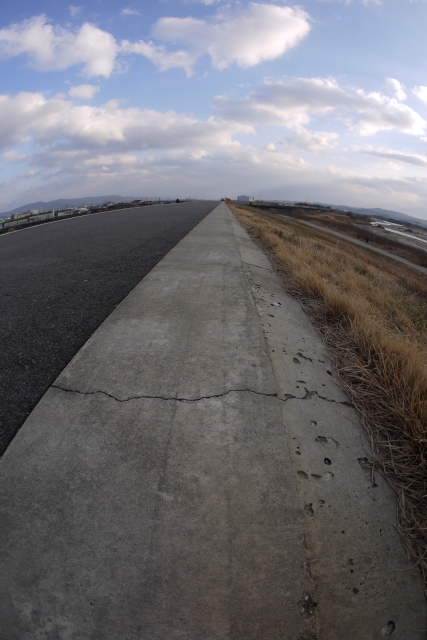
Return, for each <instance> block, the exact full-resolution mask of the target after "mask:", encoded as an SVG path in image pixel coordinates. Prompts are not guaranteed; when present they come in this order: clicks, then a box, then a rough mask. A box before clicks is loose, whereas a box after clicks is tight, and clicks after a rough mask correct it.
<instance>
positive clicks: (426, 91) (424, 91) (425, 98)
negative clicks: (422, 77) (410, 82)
mask: <svg viewBox="0 0 427 640" xmlns="http://www.w3.org/2000/svg"><path fill="white" fill-rule="evenodd" d="M412 93H413V94H415V95H416V96H417V98H419V99H420V100H421V101H422V102H425V104H427V87H424V86H422V85H421V86H419V87H414V88H413V89H412Z"/></svg>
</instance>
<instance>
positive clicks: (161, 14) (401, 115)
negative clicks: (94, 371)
mask: <svg viewBox="0 0 427 640" xmlns="http://www.w3.org/2000/svg"><path fill="white" fill-rule="evenodd" d="M426 25H427V0H412V1H411V0H307V1H306V2H302V3H300V4H294V3H293V2H284V1H277V2H271V1H266V0H265V1H263V0H260V1H259V2H247V1H246V0H241V1H234V0H231V1H230V2H222V0H150V1H144V2H142V1H141V0H124V1H123V2H122V1H119V0H86V1H85V3H84V4H78V3H77V0H76V4H69V3H68V2H61V1H60V0H20V1H19V2H16V0H2V11H1V15H0V80H1V82H0V145H1V148H0V166H1V174H0V211H7V210H9V209H12V208H14V207H17V206H21V205H23V204H25V203H27V202H34V201H38V200H45V201H48V200H53V199H56V198H71V197H85V196H96V195H104V194H113V193H114V194H120V195H123V196H134V197H152V196H158V197H174V198H175V197H179V198H185V197H188V196H189V197H191V198H215V199H217V198H220V197H225V196H228V197H231V198H236V197H237V196H238V195H243V194H244V195H250V196H255V197H256V198H259V197H260V198H261V199H270V198H271V199H287V200H306V199H307V200H308V201H318V202H326V203H333V204H340V205H349V206H360V207H383V208H385V209H393V210H397V211H402V212H404V213H408V214H410V215H415V216H417V217H420V218H424V219H427V180H426V172H427V64H426V63H427V38H426V36H425V27H426Z"/></svg>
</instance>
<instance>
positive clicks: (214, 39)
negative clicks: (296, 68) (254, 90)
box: [122, 2, 310, 75]
mask: <svg viewBox="0 0 427 640" xmlns="http://www.w3.org/2000/svg"><path fill="white" fill-rule="evenodd" d="M309 31H310V23H309V16H308V14H307V13H306V12H305V11H304V10H303V9H301V8H300V7H281V6H278V5H276V4H259V3H254V2H252V3H250V4H249V5H248V6H247V7H244V8H239V9H237V10H236V11H231V10H230V9H229V8H227V10H225V9H224V10H223V11H222V12H219V13H218V14H216V15H215V16H213V17H212V18H210V19H207V20H202V19H198V18H192V17H188V18H171V17H165V18H160V19H159V20H158V21H157V23H156V24H155V25H154V27H153V36H154V38H155V39H157V40H160V41H162V42H165V43H168V44H176V43H181V44H182V45H183V46H184V49H181V50H178V51H176V52H174V51H173V50H172V51H171V50H167V49H165V48H163V47H158V46H155V45H153V43H152V42H150V43H146V42H144V41H140V42H138V43H134V44H133V43H129V42H127V41H125V42H123V43H122V47H123V49H124V50H125V51H127V52H131V53H140V54H141V55H144V56H146V57H148V58H149V59H150V60H152V61H153V62H154V64H156V65H158V66H159V67H160V69H162V70H165V69H169V68H171V67H179V66H181V67H182V68H184V69H185V71H186V73H187V75H190V74H191V72H192V69H193V66H194V64H195V62H196V61H197V60H198V59H199V58H201V57H202V56H204V55H209V56H210V58H211V61H212V65H213V66H214V67H216V68H217V69H225V68H226V67H229V66H230V65H231V64H237V65H238V66H240V67H252V66H254V65H257V64H259V63H261V62H263V61H265V60H274V59H275V58H278V57H280V56H282V55H283V54H284V53H285V52H286V51H288V50H289V49H292V48H293V47H295V46H296V45H297V44H299V43H300V42H301V40H303V39H304V38H305V37H306V36H307V34H308V32H309Z"/></svg>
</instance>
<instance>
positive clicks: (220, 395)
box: [52, 384, 277, 403]
mask: <svg viewBox="0 0 427 640" xmlns="http://www.w3.org/2000/svg"><path fill="white" fill-rule="evenodd" d="M52 388H53V389H59V390H60V391H64V392H65V393H77V394H79V395H82V396H95V395H98V394H100V395H104V396H107V398H111V399H112V400H115V401H116V402H129V401H130V400H166V401H173V402H187V403H192V402H200V401H201V400H210V399H212V398H223V397H224V396H227V395H228V394H229V393H254V394H255V395H258V396H264V397H266V398H277V393H264V392H262V391H254V390H253V389H229V390H228V391H224V392H223V393H217V394H212V395H209V396H200V397H198V398H174V397H172V396H170V397H168V396H149V395H140V396H129V398H117V397H116V396H113V395H112V394H111V393H107V392H106V391H79V390H78V389H67V388H65V387H60V386H59V385H57V384H53V385H52Z"/></svg>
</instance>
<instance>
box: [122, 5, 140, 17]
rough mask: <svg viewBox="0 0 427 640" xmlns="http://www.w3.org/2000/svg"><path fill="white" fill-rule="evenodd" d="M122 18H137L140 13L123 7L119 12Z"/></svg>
mask: <svg viewBox="0 0 427 640" xmlns="http://www.w3.org/2000/svg"><path fill="white" fill-rule="evenodd" d="M120 13H121V15H122V16H139V15H140V13H139V11H138V9H131V8H130V7H125V8H124V9H122V10H121V11H120Z"/></svg>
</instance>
